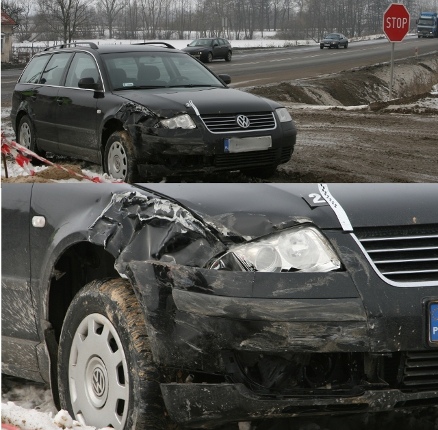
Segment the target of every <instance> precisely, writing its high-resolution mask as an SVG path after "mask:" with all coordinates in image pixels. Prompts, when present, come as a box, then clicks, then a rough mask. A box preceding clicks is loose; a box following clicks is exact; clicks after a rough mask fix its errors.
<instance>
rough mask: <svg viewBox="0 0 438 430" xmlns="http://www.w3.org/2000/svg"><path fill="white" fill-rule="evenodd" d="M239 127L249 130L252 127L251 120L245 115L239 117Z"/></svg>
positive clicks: (237, 120) (237, 119)
mask: <svg viewBox="0 0 438 430" xmlns="http://www.w3.org/2000/svg"><path fill="white" fill-rule="evenodd" d="M236 122H237V125H238V126H239V127H241V128H248V127H249V125H250V121H249V118H248V117H247V116H245V115H239V116H238V117H237V118H236Z"/></svg>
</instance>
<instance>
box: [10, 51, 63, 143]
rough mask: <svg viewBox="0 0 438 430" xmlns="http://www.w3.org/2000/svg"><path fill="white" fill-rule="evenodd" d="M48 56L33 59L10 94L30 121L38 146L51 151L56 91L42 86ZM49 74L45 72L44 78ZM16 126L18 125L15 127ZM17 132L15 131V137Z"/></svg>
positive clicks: (56, 89)
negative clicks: (12, 93)
mask: <svg viewBox="0 0 438 430" xmlns="http://www.w3.org/2000/svg"><path fill="white" fill-rule="evenodd" d="M52 56H53V55H52V54H44V55H38V56H35V57H34V58H33V59H32V60H31V61H30V63H29V64H28V66H27V67H26V69H25V71H24V72H23V74H22V75H21V77H20V79H19V81H18V83H17V85H16V87H15V91H14V93H15V94H14V97H16V98H18V104H19V109H20V110H21V109H23V110H24V111H25V112H26V114H27V115H28V116H29V118H30V119H31V121H32V124H33V126H34V128H35V134H36V137H37V141H38V146H39V147H40V148H41V149H53V148H54V147H55V145H56V140H57V135H56V127H55V124H56V108H55V106H56V96H57V93H58V88H57V87H56V86H52V85H46V78H45V77H44V75H43V72H44V71H45V70H48V68H47V63H48V62H49V60H50V59H51V58H52ZM48 74H49V73H47V72H46V77H47V76H48ZM17 125H18V124H17ZM18 133H20V131H19V130H17V134H18Z"/></svg>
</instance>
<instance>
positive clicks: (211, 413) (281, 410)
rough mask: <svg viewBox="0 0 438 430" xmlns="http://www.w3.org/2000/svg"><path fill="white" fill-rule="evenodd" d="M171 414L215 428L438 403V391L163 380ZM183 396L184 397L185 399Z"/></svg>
mask: <svg viewBox="0 0 438 430" xmlns="http://www.w3.org/2000/svg"><path fill="white" fill-rule="evenodd" d="M161 391H162V393H163V397H164V399H165V405H166V408H167V411H168V412H169V415H170V416H171V417H172V418H173V419H174V420H175V421H177V422H180V423H183V424H185V425H186V426H188V427H198V426H202V427H203V428H213V427H216V426H217V425H220V424H222V423H225V422H232V421H251V420H256V419H260V418H266V417H269V418H287V417H299V416H314V415H324V414H336V413H358V412H361V413H365V412H387V411H388V410H397V409H406V408H407V407H409V406H412V407H414V406H418V404H419V403H418V401H419V400H421V401H422V403H423V404H425V405H436V404H437V402H438V391H436V390H431V391H427V392H422V393H415V392H411V393H404V392H402V391H400V390H368V391H365V392H362V393H361V394H359V395H357V396H350V397H342V396H325V397H324V396H317V395H313V396H312V395H309V396H307V397H301V398H299V397H295V398H292V397H291V398H287V397H286V398H285V397H283V396H282V397H279V398H272V396H265V397H263V396H258V395H255V394H254V393H252V392H251V391H250V390H249V389H248V388H246V387H245V386H244V385H242V384H208V385H206V384H176V383H172V384H161ZM181 399H184V401H183V402H182V401H181Z"/></svg>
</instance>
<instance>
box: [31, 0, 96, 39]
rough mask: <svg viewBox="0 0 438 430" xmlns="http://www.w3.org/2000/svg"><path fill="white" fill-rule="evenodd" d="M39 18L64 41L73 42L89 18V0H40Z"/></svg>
mask: <svg viewBox="0 0 438 430" xmlns="http://www.w3.org/2000/svg"><path fill="white" fill-rule="evenodd" d="M38 18H39V21H40V22H42V23H44V24H45V25H46V26H47V28H48V29H49V30H51V31H52V33H53V34H55V35H58V37H59V38H60V39H61V40H62V41H63V42H64V43H67V42H71V41H72V40H73V39H74V38H76V37H78V35H79V30H80V29H81V26H83V25H84V24H85V23H86V21H87V19H88V5H87V0H38Z"/></svg>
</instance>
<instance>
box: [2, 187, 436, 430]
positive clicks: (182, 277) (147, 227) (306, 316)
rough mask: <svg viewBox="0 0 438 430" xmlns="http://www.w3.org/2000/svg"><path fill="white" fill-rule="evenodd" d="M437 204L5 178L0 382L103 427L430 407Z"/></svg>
mask: <svg viewBox="0 0 438 430" xmlns="http://www.w3.org/2000/svg"><path fill="white" fill-rule="evenodd" d="M437 201H438V185H437V184H329V185H328V186H327V185H324V184H260V183H258V184H202V183H194V184H187V183H182V184H169V183H157V184H155V183H152V184H151V183H149V184H135V185H131V184H126V183H120V184H88V185H82V184H4V185H3V186H2V217H1V219H2V232H3V236H2V253H1V258H2V372H3V373H6V374H10V375H16V376H20V377H22V378H23V377H24V378H29V379H34V380H36V381H45V382H46V383H50V385H51V387H52V391H53V397H54V400H55V403H56V404H57V405H58V407H60V408H63V409H67V410H68V411H69V412H70V413H71V414H72V416H74V417H75V418H76V419H77V420H79V421H80V422H81V423H86V424H88V425H93V426H96V427H97V428H102V427H112V428H114V429H117V430H146V429H147V430H150V429H157V430H158V429H159V430H170V429H172V430H175V429H176V428H180V427H192V428H213V427H215V426H220V425H222V424H226V423H230V426H228V425H227V428H231V423H233V427H234V428H235V429H237V424H234V423H245V425H240V426H239V428H240V429H242V428H249V426H248V425H247V424H248V422H252V421H254V422H256V421H257V420H260V419H264V418H266V419H268V418H270V419H272V418H290V417H298V416H306V415H307V416H309V415H310V416H312V417H313V416H315V415H317V414H351V413H365V412H373V411H374V412H377V411H388V410H404V409H406V408H409V407H417V408H418V407H421V406H432V405H435V406H436V405H437V402H438V212H437V210H436V207H437ZM177 425H178V426H177ZM257 426H258V423H257ZM257 428H259V427H257ZM276 428H277V427H276ZM287 428H288V429H290V428H293V426H292V425H291V426H288V427H287ZM294 428H297V427H294ZM306 428H310V427H306ZM318 428H319V427H318ZM330 428H333V427H330ZM343 428H345V427H343ZM379 428H384V426H383V427H379ZM391 428H392V427H391ZM409 428H412V427H409ZM419 428H420V427H419ZM424 428H425V427H424ZM427 428H431V427H427Z"/></svg>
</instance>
